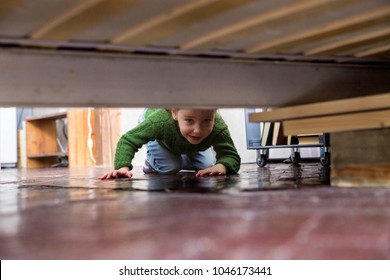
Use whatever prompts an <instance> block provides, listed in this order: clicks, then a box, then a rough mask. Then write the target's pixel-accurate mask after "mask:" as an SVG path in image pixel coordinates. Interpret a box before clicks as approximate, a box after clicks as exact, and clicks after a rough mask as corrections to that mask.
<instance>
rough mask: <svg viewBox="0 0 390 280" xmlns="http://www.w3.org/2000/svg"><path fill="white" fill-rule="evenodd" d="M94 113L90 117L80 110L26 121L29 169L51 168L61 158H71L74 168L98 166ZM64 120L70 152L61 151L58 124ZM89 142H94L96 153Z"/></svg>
mask: <svg viewBox="0 0 390 280" xmlns="http://www.w3.org/2000/svg"><path fill="white" fill-rule="evenodd" d="M91 111H92V112H89V113H90V114H89V113H88V110H81V109H78V110H69V111H67V112H64V113H56V114H50V115H43V116H33V117H28V118H26V150H27V151H26V152H27V168H44V167H50V166H52V165H53V164H55V163H57V162H58V158H59V157H68V160H69V166H70V167H79V166H93V165H95V162H94V159H93V157H94V156H95V148H94V145H93V143H94V142H95V141H94V140H95V137H94V113H93V110H91ZM64 118H66V119H67V121H68V129H67V133H68V150H67V151H59V149H58V143H57V135H58V134H57V125H56V123H57V120H59V119H64ZM89 126H90V127H91V129H89ZM88 138H90V139H91V141H92V142H90V143H92V147H91V151H92V153H91V152H90V151H89V150H90V149H89V147H88Z"/></svg>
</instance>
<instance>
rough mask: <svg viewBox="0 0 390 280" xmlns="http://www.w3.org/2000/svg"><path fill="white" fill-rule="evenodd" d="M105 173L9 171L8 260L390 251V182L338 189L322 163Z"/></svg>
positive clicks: (1, 212) (4, 213) (3, 180)
mask: <svg viewBox="0 0 390 280" xmlns="http://www.w3.org/2000/svg"><path fill="white" fill-rule="evenodd" d="M105 171H107V169H106V168H102V167H96V168H85V169H67V168H57V169H45V170H17V169H3V170H1V172H0V259H390V188H336V187H330V186H329V172H328V170H327V169H326V168H324V167H322V166H321V165H320V164H318V163H310V162H308V163H301V164H300V165H298V166H294V165H290V164H284V163H277V164H276V163H269V164H268V165H267V166H266V167H265V168H258V167H257V165H255V164H244V165H242V168H241V171H240V173H239V174H238V175H235V176H226V177H225V176H223V177H206V178H196V177H195V176H194V174H192V173H183V174H179V175H169V176H162V175H144V174H143V173H142V172H141V169H140V168H137V169H136V170H135V175H134V178H133V179H132V180H116V181H100V180H98V179H97V177H98V176H99V175H101V174H102V173H104V172H105ZM146 189H149V190H154V191H145V190H146Z"/></svg>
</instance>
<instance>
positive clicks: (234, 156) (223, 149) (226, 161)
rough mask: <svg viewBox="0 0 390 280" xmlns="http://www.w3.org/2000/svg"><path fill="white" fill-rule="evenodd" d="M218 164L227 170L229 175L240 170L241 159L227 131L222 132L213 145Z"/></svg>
mask: <svg viewBox="0 0 390 280" xmlns="http://www.w3.org/2000/svg"><path fill="white" fill-rule="evenodd" d="M213 148H214V151H215V153H216V158H217V162H216V163H221V164H223V165H224V166H226V168H227V174H236V173H237V172H238V171H239V170H240V164H241V158H240V156H239V155H238V152H237V150H236V148H235V146H234V143H233V139H232V138H231V136H230V133H229V131H228V130H227V129H225V130H223V131H221V133H219V134H218V135H217V136H216V138H215V142H214V144H213Z"/></svg>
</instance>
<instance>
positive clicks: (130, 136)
mask: <svg viewBox="0 0 390 280" xmlns="http://www.w3.org/2000/svg"><path fill="white" fill-rule="evenodd" d="M155 140H156V141H157V142H158V143H159V144H160V145H162V146H163V147H165V148H166V149H167V150H169V151H170V152H172V153H174V154H193V153H196V152H199V151H204V150H206V149H208V148H209V147H213V149H214V151H215V153H216V159H217V162H216V163H221V164H223V165H224V166H226V168H227V173H228V174H235V173H237V172H238V170H239V169H240V163H241V159H240V156H239V155H238V153H237V150H236V148H235V146H234V143H233V140H232V138H231V137H230V133H229V129H228V126H227V125H226V123H225V122H224V120H223V119H222V117H221V116H220V115H219V114H218V113H217V114H216V116H215V122H214V128H213V130H212V132H211V133H210V135H209V136H208V137H207V138H206V139H204V140H203V141H202V142H201V143H199V144H196V145H194V144H191V143H190V142H188V140H187V139H185V138H184V137H183V136H182V135H181V133H180V131H179V128H178V125H177V122H176V121H175V120H173V118H172V115H171V113H170V112H169V111H167V110H165V109H148V110H147V111H146V115H145V120H144V121H143V122H141V123H140V124H138V126H136V127H135V128H133V129H131V130H130V131H128V132H127V133H125V134H124V135H122V137H121V138H120V139H119V141H118V144H117V148H116V152H115V160H114V165H115V169H119V168H121V167H125V166H127V167H129V168H130V170H131V169H132V168H133V165H132V164H131V162H132V160H133V158H134V154H135V153H136V152H137V151H138V150H139V149H140V148H141V147H142V146H143V145H144V144H146V143H148V142H149V141H155Z"/></svg>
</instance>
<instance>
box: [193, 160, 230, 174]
mask: <svg viewBox="0 0 390 280" xmlns="http://www.w3.org/2000/svg"><path fill="white" fill-rule="evenodd" d="M225 174H226V167H225V165H223V164H220V163H218V164H216V165H214V166H211V167H209V168H206V169H202V170H199V171H198V173H196V176H198V177H201V176H219V175H225Z"/></svg>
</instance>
